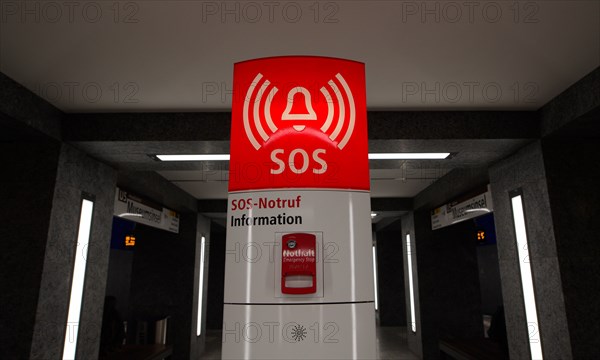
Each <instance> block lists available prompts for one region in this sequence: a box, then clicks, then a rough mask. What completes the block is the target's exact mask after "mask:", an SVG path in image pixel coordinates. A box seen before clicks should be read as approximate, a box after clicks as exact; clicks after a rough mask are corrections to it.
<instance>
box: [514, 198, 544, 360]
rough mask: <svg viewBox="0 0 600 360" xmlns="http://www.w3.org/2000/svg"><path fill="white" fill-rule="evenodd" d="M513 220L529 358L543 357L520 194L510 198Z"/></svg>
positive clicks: (539, 359)
mask: <svg viewBox="0 0 600 360" xmlns="http://www.w3.org/2000/svg"><path fill="white" fill-rule="evenodd" d="M511 203H512V210H513V220H514V224H515V234H516V241H517V251H518V256H519V268H520V272H521V286H522V287H523V300H524V302H525V317H526V318H527V329H528V332H529V349H530V350H531V358H532V359H535V360H541V359H543V358H544V357H543V355H542V342H541V339H540V332H539V326H538V324H539V323H538V318H537V307H536V304H535V293H534V290H533V276H532V274H531V263H530V261H529V249H528V243H527V230H526V228H525V213H524V211H523V198H522V196H521V195H520V194H518V195H515V196H513V197H512V198H511Z"/></svg>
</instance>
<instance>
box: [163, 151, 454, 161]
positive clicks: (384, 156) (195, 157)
mask: <svg viewBox="0 0 600 360" xmlns="http://www.w3.org/2000/svg"><path fill="white" fill-rule="evenodd" d="M155 156H156V158H157V159H158V160H160V161H229V154H187V155H155ZM448 156H450V153H447V152H445V153H372V154H369V160H443V159H447V158H448Z"/></svg>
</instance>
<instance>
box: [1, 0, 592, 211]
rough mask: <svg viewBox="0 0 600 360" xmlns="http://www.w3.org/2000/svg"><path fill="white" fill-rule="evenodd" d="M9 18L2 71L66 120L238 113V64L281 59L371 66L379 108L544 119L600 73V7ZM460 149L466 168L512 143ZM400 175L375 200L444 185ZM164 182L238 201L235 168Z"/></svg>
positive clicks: (283, 8)
mask: <svg viewBox="0 0 600 360" xmlns="http://www.w3.org/2000/svg"><path fill="white" fill-rule="evenodd" d="M266 4H272V5H266ZM269 6H272V7H271V8H269ZM24 10H27V11H24ZM228 10H230V11H229V12H228ZM298 10H299V11H300V12H298ZM0 11H1V12H2V14H0V71H1V72H3V73H4V74H6V75H8V76H9V77H11V78H13V79H14V80H16V81H17V82H19V83H21V84H23V85H24V86H26V87H27V88H29V89H30V90H32V91H34V92H35V93H37V94H38V95H40V96H42V97H44V98H46V99H47V100H48V101H50V102H51V103H52V104H54V105H55V106H57V107H58V108H60V109H62V110H63V111H67V112H117V111H227V110H229V109H230V107H231V90H232V89H233V85H232V71H233V64H234V63H235V62H238V61H242V60H247V59H252V58H258V57H266V56H277V55H320V56H333V57H341V58H348V59H354V60H358V61H362V62H364V63H365V64H366V71H367V74H366V75H367V76H366V79H367V104H368V108H369V109H370V110H413V109H417V110H443V109H455V110H458V109H469V110H474V109H484V110H496V109H499V110H514V109H529V110H533V109H538V108H540V107H541V106H542V105H544V104H545V103H547V102H548V101H550V100H551V99H552V98H553V97H555V96H556V95H558V94H559V93H561V92H562V91H564V90H565V89H566V88H567V87H569V86H570V85H572V84H573V83H575V82H576V81H578V80H579V79H581V78H582V77H583V76H585V75H586V74H587V73H589V72H590V71H592V70H593V69H595V68H596V67H598V66H599V65H600V1H595V0H584V1H524V2H513V1H489V2H484V1H482V2H444V1H393V0H390V1H367V0H356V1H336V2H316V1H312V0H310V1H295V2H286V1H284V2H239V1H227V2H214V1H191V0H170V1H166V0H165V1H161V0H155V1H128V2H117V1H73V2H41V1H14V2H3V3H2V6H1V7H0ZM32 11H33V12H32ZM259 12H260V13H259ZM296 17H297V19H295V18H296ZM96 20H97V21H96ZM296 20H297V21H296ZM498 90H499V91H500V93H497V91H498ZM494 99H496V100H494ZM457 141H458V142H460V141H459V140H457ZM457 141H455V142H457ZM427 144H428V145H427V148H431V149H433V147H435V148H436V151H454V150H451V149H450V148H452V147H453V146H454V147H456V146H458V145H457V144H455V143H452V142H451V141H444V142H443V143H437V144H436V143H435V142H434V141H428V142H427ZM130 145H131V146H135V144H130ZM459 145H460V146H459V147H462V148H461V149H459V156H462V157H464V159H463V160H461V162H462V163H469V162H472V163H477V161H476V157H478V158H481V159H485V158H486V156H487V157H489V158H490V159H492V158H493V156H492V155H489V154H501V153H503V151H504V152H505V151H506V149H508V148H510V146H509V145H507V147H506V149H504V148H503V149H493V150H492V151H491V152H490V150H485V147H484V148H481V149H480V148H477V147H475V148H472V149H470V151H471V152H465V151H464V150H465V149H464V145H463V144H459ZM146 146H147V145H144V147H146ZM470 146H471V145H470ZM105 147H107V149H108V150H107V151H109V152H110V148H112V147H115V145H114V144H111V145H109V146H105ZM513 147H514V146H513ZM117 148H118V147H117ZM427 148H424V149H420V150H421V151H427ZM118 149H119V150H118V154H116V155H114V154H113V155H111V153H105V154H103V156H99V158H101V159H104V160H105V161H108V162H109V163H111V162H112V163H119V160H118V159H117V158H119V157H122V158H124V159H130V158H131V159H135V158H136V156H138V155H139V157H140V158H144V159H146V160H139V161H137V162H132V163H131V164H137V166H143V165H144V161H148V158H147V154H148V153H153V152H152V151H150V150H149V149H147V148H144V149H138V150H139V151H137V152H139V154H137V152H136V151H133V150H131V149H130V151H129V152H127V153H123V152H122V149H121V148H118ZM114 151H117V150H114ZM461 151H462V152H461ZM486 151H488V152H486ZM469 154H470V155H469ZM486 154H488V155H489V156H488V155H486ZM481 159H480V160H481ZM481 161H482V160H481ZM140 164H141V165H140ZM441 167H443V168H444V169H445V167H444V166H441ZM120 168H123V167H120ZM124 168H125V169H126V168H127V167H124ZM400 168H401V167H400V166H396V165H395V164H394V165H393V166H391V167H390V168H387V169H385V168H377V169H372V170H371V178H372V195H373V196H374V197H384V196H386V197H412V196H415V195H416V194H418V193H419V192H420V191H421V190H423V189H424V188H425V187H427V186H428V185H429V184H431V183H432V182H433V180H431V179H429V178H427V177H426V178H421V177H419V178H411V179H406V176H403V175H402V173H401V172H402V170H399V169H400ZM422 168H423V169H427V168H428V166H427V165H424V166H423V167H422ZM431 168H432V169H439V168H440V166H438V165H435V166H431ZM449 169H450V167H448V169H445V170H444V171H443V172H440V173H438V174H436V175H435V176H436V177H439V176H442V175H443V174H445V172H446V171H448V170H449ZM159 173H160V174H161V175H162V176H164V177H165V178H167V179H169V180H171V181H172V182H173V183H174V184H176V185H177V186H179V187H181V188H182V189H184V190H185V191H187V192H189V193H190V194H192V195H193V196H195V197H196V198H199V199H212V198H225V197H226V188H227V182H226V181H223V180H224V179H223V178H226V177H227V172H226V171H224V172H223V171H221V172H215V173H214V174H212V175H211V176H216V177H217V178H216V179H215V178H208V179H207V178H206V172H204V173H203V172H202V171H200V172H198V171H194V170H191V169H177V170H161V171H159Z"/></svg>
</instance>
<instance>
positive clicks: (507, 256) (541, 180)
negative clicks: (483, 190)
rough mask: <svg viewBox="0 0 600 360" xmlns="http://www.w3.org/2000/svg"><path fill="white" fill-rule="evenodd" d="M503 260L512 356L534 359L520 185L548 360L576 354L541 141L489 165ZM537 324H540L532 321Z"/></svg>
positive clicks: (499, 251)
mask: <svg viewBox="0 0 600 360" xmlns="http://www.w3.org/2000/svg"><path fill="white" fill-rule="evenodd" d="M490 186H491V190H492V197H493V200H494V218H495V223H496V235H497V246H498V260H499V266H500V276H501V280H502V294H503V298H504V307H505V320H506V327H507V336H508V344H509V351H510V357H511V359H527V358H530V351H529V333H528V328H527V321H526V318H525V309H524V304H523V292H522V289H521V278H520V272H519V271H520V270H519V263H518V261H519V259H518V256H517V247H516V246H517V245H516V241H515V232H514V225H513V219H512V209H511V204H510V198H509V194H508V193H509V191H512V190H515V189H517V188H521V189H522V191H523V203H524V209H525V214H526V226H527V236H528V243H529V255H530V263H531V267H532V272H533V282H534V288H535V294H536V298H537V310H538V321H539V324H537V325H538V329H539V331H540V334H541V339H542V350H543V353H544V358H545V359H572V358H573V356H572V354H571V344H570V340H569V329H568V327H567V318H566V316H565V305H564V298H563V293H562V279H561V272H560V268H559V260H558V257H557V252H556V240H555V235H554V230H553V229H554V227H553V222H552V213H551V208H550V200H549V196H548V187H547V183H546V175H545V170H544V159H543V156H542V149H541V145H540V142H539V141H538V142H535V143H533V144H531V145H528V146H527V147H525V148H523V149H521V150H520V151H518V152H517V153H515V154H514V155H512V156H510V157H509V158H507V159H504V160H503V161H501V162H499V163H498V164H496V165H494V166H492V167H491V168H490ZM533 325H535V324H533Z"/></svg>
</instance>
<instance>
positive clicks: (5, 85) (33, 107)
mask: <svg viewBox="0 0 600 360" xmlns="http://www.w3.org/2000/svg"><path fill="white" fill-rule="evenodd" d="M0 113H2V114H3V115H5V117H8V118H10V119H13V120H15V121H18V122H21V123H23V124H25V125H27V126H30V127H32V128H33V129H35V130H37V131H40V132H42V133H44V134H46V135H48V136H50V137H52V138H54V139H58V140H60V139H61V121H62V119H63V117H64V115H65V114H64V113H63V112H62V111H60V110H59V109H57V108H56V107H54V106H53V105H52V104H50V103H49V102H47V101H46V100H44V99H42V98H41V97H39V96H38V95H36V94H35V93H33V92H32V91H30V90H29V89H27V88H26V87H24V86H23V85H21V84H19V83H17V82H16V81H14V80H13V79H11V78H10V77H8V76H7V75H5V74H4V73H2V72H0Z"/></svg>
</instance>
